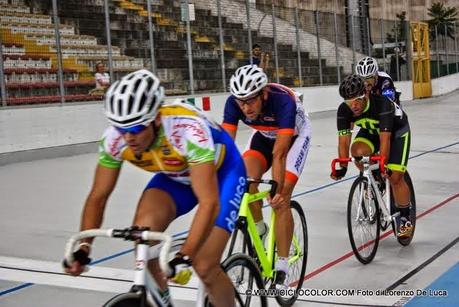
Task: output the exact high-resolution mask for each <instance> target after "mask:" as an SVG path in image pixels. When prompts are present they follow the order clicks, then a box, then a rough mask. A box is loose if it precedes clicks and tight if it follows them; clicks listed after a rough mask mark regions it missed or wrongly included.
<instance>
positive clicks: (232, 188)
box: [145, 144, 247, 233]
mask: <svg viewBox="0 0 459 307" xmlns="http://www.w3.org/2000/svg"><path fill="white" fill-rule="evenodd" d="M232 145H233V144H232ZM226 150H227V153H226V155H225V160H224V161H223V164H222V166H221V167H220V168H219V169H218V171H217V179H218V189H219V198H220V211H219V213H218V216H217V219H216V221H215V225H216V226H219V227H221V228H223V229H224V230H226V231H228V232H229V233H231V232H232V231H233V230H234V228H235V224H236V221H237V219H238V215H239V205H240V202H241V200H242V196H243V194H244V192H245V191H246V177H247V175H246V171H245V166H244V161H243V160H242V158H241V155H240V153H239V151H238V150H237V148H236V146H235V145H234V146H227V147H226ZM152 188H156V189H160V190H163V191H165V192H166V193H168V194H169V195H170V196H171V197H172V199H173V200H174V203H175V206H176V218H178V217H179V216H182V215H184V214H186V213H188V212H190V211H191V210H192V209H193V208H194V207H195V206H196V205H197V204H198V199H197V198H196V196H195V195H194V193H193V190H192V188H191V185H188V184H185V183H182V182H178V181H176V180H173V179H171V178H170V177H169V176H167V175H165V174H163V173H158V174H156V175H155V176H154V177H153V178H152V179H151V180H150V182H149V183H148V184H147V186H146V188H145V190H147V189H152Z"/></svg>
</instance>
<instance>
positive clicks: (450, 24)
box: [427, 2, 457, 39]
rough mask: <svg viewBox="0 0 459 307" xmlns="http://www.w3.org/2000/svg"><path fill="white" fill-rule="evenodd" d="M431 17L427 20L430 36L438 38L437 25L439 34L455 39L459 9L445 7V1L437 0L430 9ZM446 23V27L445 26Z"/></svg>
mask: <svg viewBox="0 0 459 307" xmlns="http://www.w3.org/2000/svg"><path fill="white" fill-rule="evenodd" d="M427 15H429V16H430V17H431V19H429V20H427V23H428V24H429V29H430V37H431V38H432V39H435V38H436V35H435V26H437V34H438V35H442V36H448V37H450V38H451V39H454V22H455V21H456V20H457V17H456V16H457V9H456V8H455V7H445V5H444V4H443V3H440V2H435V3H433V4H432V6H431V7H430V8H429V9H428V13H427ZM445 25H446V27H445Z"/></svg>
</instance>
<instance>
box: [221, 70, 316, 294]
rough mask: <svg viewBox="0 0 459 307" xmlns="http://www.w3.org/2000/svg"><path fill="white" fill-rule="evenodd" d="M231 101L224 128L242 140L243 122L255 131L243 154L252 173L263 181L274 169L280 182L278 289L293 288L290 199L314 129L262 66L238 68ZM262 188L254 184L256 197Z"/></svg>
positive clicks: (257, 208)
mask: <svg viewBox="0 0 459 307" xmlns="http://www.w3.org/2000/svg"><path fill="white" fill-rule="evenodd" d="M230 89H231V94H232V95H231V96H230V97H228V99H227V101H226V104H225V113H224V119H223V128H225V129H226V130H227V131H228V133H229V134H230V135H231V137H232V138H233V139H234V138H235V137H236V132H237V125H238V122H239V120H241V121H242V122H244V123H245V124H247V125H248V126H250V127H252V128H253V129H254V131H253V134H252V136H251V138H250V140H249V141H248V144H247V148H246V150H245V152H244V154H243V158H244V162H245V165H246V168H247V174H248V176H249V177H251V178H255V179H260V178H261V177H262V176H263V174H264V173H266V172H267V171H268V170H269V168H271V169H272V179H274V180H275V181H277V182H278V183H279V186H278V189H277V192H276V195H275V196H274V197H273V198H270V199H269V201H270V205H271V207H272V208H273V210H274V211H275V213H276V225H275V227H276V230H275V232H276V233H275V234H276V244H277V248H278V255H279V258H278V260H277V261H276V271H277V273H276V280H275V282H276V287H277V288H287V286H288V285H287V277H288V276H287V273H288V262H287V260H288V253H289V248H290V244H291V240H292V234H293V220H292V213H291V210H290V198H291V196H292V192H293V189H294V187H295V184H296V182H297V180H298V176H299V175H300V174H301V172H302V171H303V167H304V163H305V161H306V157H307V155H308V151H309V146H310V138H311V126H310V121H309V118H308V116H307V114H306V113H305V111H304V109H303V104H302V102H301V101H300V98H299V94H298V93H296V92H294V91H293V90H292V89H290V88H288V87H286V86H283V85H280V84H274V83H270V84H268V79H267V76H266V74H265V73H264V71H263V69H261V68H259V67H258V66H256V65H246V66H242V67H240V68H238V69H237V70H236V72H235V74H234V75H233V76H232V77H231V80H230ZM256 191H257V187H256V186H252V185H251V191H250V192H256ZM261 207H262V203H261V201H260V202H258V203H256V204H252V208H251V210H252V213H253V216H254V219H255V222H256V224H257V228H258V232H259V233H260V234H263V233H267V229H266V225H265V224H264V222H263V215H262V211H261Z"/></svg>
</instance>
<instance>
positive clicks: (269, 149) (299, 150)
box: [243, 126, 311, 183]
mask: <svg viewBox="0 0 459 307" xmlns="http://www.w3.org/2000/svg"><path fill="white" fill-rule="evenodd" d="M310 141H311V129H310V128H309V126H307V128H306V129H303V130H302V133H300V134H299V135H296V136H294V137H293V140H292V145H291V146H290V149H289V151H288V154H287V163H286V172H285V180H287V181H289V182H292V183H296V182H297V180H298V177H299V176H300V175H301V173H302V172H303V168H304V164H305V162H306V158H307V156H308V152H309V147H310V145H311V144H310ZM275 142H276V139H272V138H268V137H266V136H264V135H263V134H261V133H260V132H259V131H255V132H254V133H253V134H252V136H251V137H250V139H249V142H248V143H247V146H246V149H245V152H244V154H243V157H247V156H253V157H255V158H257V159H258V160H259V161H260V162H261V163H262V165H263V172H266V171H267V170H268V169H269V168H270V167H271V166H272V162H273V149H274V143H275Z"/></svg>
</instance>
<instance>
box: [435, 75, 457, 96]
mask: <svg viewBox="0 0 459 307" xmlns="http://www.w3.org/2000/svg"><path fill="white" fill-rule="evenodd" d="M458 87H459V74H454V75H448V76H444V77H441V78H437V79H433V80H432V95H433V96H438V95H443V94H446V93H450V92H452V91H454V90H455V89H457V88H458Z"/></svg>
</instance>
